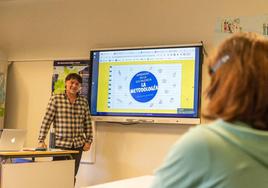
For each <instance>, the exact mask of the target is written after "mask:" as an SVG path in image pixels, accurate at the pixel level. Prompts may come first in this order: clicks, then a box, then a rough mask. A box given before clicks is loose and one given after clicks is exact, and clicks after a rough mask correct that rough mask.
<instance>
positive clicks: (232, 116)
mask: <svg viewBox="0 0 268 188" xmlns="http://www.w3.org/2000/svg"><path fill="white" fill-rule="evenodd" d="M208 62H209V74H210V76H211V83H210V85H209V86H208V88H207V90H206V96H207V98H208V99H209V103H208V106H207V111H206V112H205V113H204V116H205V117H207V118H210V119H216V118H222V119H224V120H226V121H236V120H239V121H243V122H246V123H249V124H251V125H252V126H253V127H254V128H257V129H267V130H268V40H267V39H265V38H263V37H262V36H260V35H258V34H254V33H238V34H234V35H232V36H231V37H230V38H228V39H226V40H225V41H224V42H223V43H222V44H221V45H220V46H219V48H218V50H217V51H216V53H215V54H214V56H212V57H211V58H209V60H208Z"/></svg>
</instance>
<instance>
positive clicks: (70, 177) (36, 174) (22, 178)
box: [0, 150, 78, 188]
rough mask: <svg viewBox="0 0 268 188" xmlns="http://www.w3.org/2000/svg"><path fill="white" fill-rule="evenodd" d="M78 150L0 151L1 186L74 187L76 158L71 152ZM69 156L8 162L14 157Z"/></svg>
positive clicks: (31, 187)
mask: <svg viewBox="0 0 268 188" xmlns="http://www.w3.org/2000/svg"><path fill="white" fill-rule="evenodd" d="M74 153H78V151H72V150H62V151H19V152H0V158H1V159H2V160H1V173H0V174H1V176H0V178H1V186H0V188H13V187H19V188H37V187H38V188H48V187H49V188H73V187H74V160H72V156H71V154H74ZM53 156H68V157H70V160H62V161H37V162H34V160H33V161H32V162H27V163H8V162H7V161H8V160H7V159H12V158H32V159H34V158H36V157H53Z"/></svg>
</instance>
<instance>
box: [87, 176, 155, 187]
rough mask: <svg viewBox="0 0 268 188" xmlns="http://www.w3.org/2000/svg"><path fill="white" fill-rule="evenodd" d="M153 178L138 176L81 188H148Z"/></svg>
mask: <svg viewBox="0 0 268 188" xmlns="http://www.w3.org/2000/svg"><path fill="white" fill-rule="evenodd" d="M153 179H154V176H150V175H148V176H139V177H135V178H128V179H123V180H118V181H113V182H109V183H104V184H99V185H94V186H88V187H82V188H149V187H150V186H151V184H152V182H153Z"/></svg>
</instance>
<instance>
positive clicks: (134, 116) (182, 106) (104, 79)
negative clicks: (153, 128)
mask: <svg viewBox="0 0 268 188" xmlns="http://www.w3.org/2000/svg"><path fill="white" fill-rule="evenodd" d="M202 60H203V57H202V44H191V45H178V46H158V47H142V48H125V49H98V50H92V51H91V52H90V61H91V65H92V88H91V97H90V98H91V100H90V103H91V107H90V108H91V109H90V110H91V116H100V117H104V119H106V120H111V121H112V119H113V117H117V120H118V118H119V117H127V119H125V118H121V119H122V121H125V120H126V121H133V122H135V121H137V122H147V121H148V122H155V121H154V120H157V119H158V118H161V122H163V123H164V122H165V119H166V120H168V121H167V122H170V120H171V118H175V119H174V120H175V122H178V123H181V120H183V119H191V118H196V119H198V120H200V119H199V118H200V91H201V67H202V66H201V65H202ZM106 116H107V117H106ZM105 117H106V118H105ZM108 117H109V118H108ZM143 118H144V119H143ZM176 118H179V119H180V121H177V120H176ZM182 123H183V122H182Z"/></svg>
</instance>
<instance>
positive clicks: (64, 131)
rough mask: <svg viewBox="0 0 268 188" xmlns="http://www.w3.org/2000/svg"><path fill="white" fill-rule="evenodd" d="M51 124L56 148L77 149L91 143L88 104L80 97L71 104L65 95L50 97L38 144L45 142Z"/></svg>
mask: <svg viewBox="0 0 268 188" xmlns="http://www.w3.org/2000/svg"><path fill="white" fill-rule="evenodd" d="M52 122H53V127H54V132H55V145H56V146H58V147H65V148H71V147H74V148H78V147H82V146H83V145H84V143H85V142H91V141H92V127H91V122H90V116H89V107H88V102H87V100H86V98H84V97H82V96H78V97H77V98H76V100H75V103H74V104H71V103H70V101H69V99H68V98H67V96H66V94H56V95H52V97H51V98H50V100H49V103H48V106H47V109H46V113H45V117H44V118H43V122H42V125H41V129H40V133H39V138H38V140H39V142H42V141H44V140H45V138H46V135H47V133H48V131H49V128H50V125H51V123H52Z"/></svg>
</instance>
